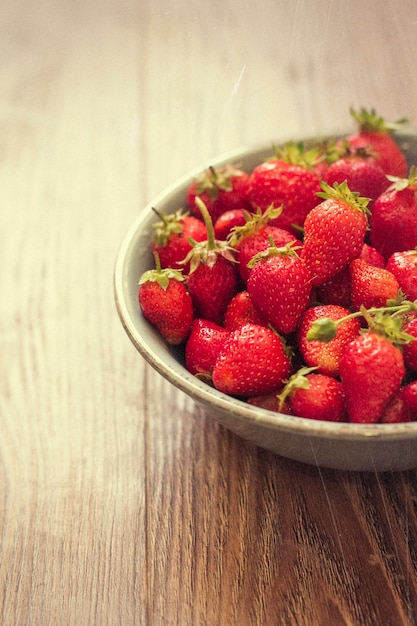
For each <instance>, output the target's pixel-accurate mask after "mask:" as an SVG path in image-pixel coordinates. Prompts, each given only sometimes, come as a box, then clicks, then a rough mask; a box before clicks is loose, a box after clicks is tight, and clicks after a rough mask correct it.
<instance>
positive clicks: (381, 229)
mask: <svg viewBox="0 0 417 626" xmlns="http://www.w3.org/2000/svg"><path fill="white" fill-rule="evenodd" d="M391 180H392V185H390V187H389V188H388V189H387V190H386V191H385V192H384V193H382V194H381V195H380V196H379V198H377V200H375V202H374V205H373V208H372V217H371V232H370V242H371V245H372V246H374V248H376V249H377V250H378V252H380V254H382V256H383V257H384V259H385V260H386V261H387V260H388V259H389V257H390V256H391V255H392V254H393V253H394V252H402V251H404V250H413V249H414V248H416V247H417V167H416V166H411V167H410V172H409V177H408V178H405V179H391Z"/></svg>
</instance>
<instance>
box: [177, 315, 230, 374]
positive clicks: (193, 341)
mask: <svg viewBox="0 0 417 626" xmlns="http://www.w3.org/2000/svg"><path fill="white" fill-rule="evenodd" d="M228 336H229V331H227V330H226V329H225V328H223V327H222V326H219V325H218V324H215V323H214V322H209V321H208V320H203V319H200V318H198V319H195V320H194V322H193V325H192V327H191V332H190V334H189V337H188V339H187V343H186V344H185V366H186V368H187V370H188V371H189V372H190V373H191V374H194V375H197V376H199V377H200V378H203V379H206V380H207V382H208V381H210V380H211V373H212V371H213V367H214V363H215V361H216V359H217V356H218V354H219V352H220V350H221V348H222V347H223V345H224V343H225V341H226V339H227V337H228Z"/></svg>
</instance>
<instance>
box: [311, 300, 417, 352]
mask: <svg viewBox="0 0 417 626" xmlns="http://www.w3.org/2000/svg"><path fill="white" fill-rule="evenodd" d="M400 297H401V294H400ZM415 312H417V300H414V301H413V302H411V301H409V300H402V301H401V302H400V303H398V301H397V300H393V301H391V300H389V301H388V302H387V305H386V306H384V307H372V308H370V309H366V308H365V307H363V306H362V307H361V308H360V310H359V311H355V312H354V313H350V314H349V315H345V316H344V317H341V318H340V319H338V320H332V319H330V318H328V317H321V318H319V319H318V320H316V321H315V322H313V324H312V325H311V328H310V330H309V331H308V333H307V340H308V341H323V342H325V343H327V342H329V341H331V340H332V339H334V338H335V337H336V334H337V330H338V328H339V326H340V325H341V324H343V322H345V321H347V320H349V319H353V318H355V317H363V318H364V319H365V321H366V323H367V325H368V330H373V331H374V332H377V333H379V334H381V335H384V336H385V337H387V339H389V340H390V341H391V342H392V343H394V344H396V345H405V344H407V343H410V341H414V337H412V336H411V335H409V334H408V333H406V332H404V331H403V326H404V321H405V320H406V319H407V315H409V314H410V313H415Z"/></svg>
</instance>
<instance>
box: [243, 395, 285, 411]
mask: <svg viewBox="0 0 417 626" xmlns="http://www.w3.org/2000/svg"><path fill="white" fill-rule="evenodd" d="M246 402H247V403H248V404H251V405H252V406H257V407H259V408H261V409H267V410H268V411H273V412H274V413H284V414H285V415H290V414H291V407H290V404H289V402H285V403H284V404H281V403H280V401H279V398H278V395H277V392H276V391H271V392H270V393H264V394H261V395H258V396H251V397H250V398H247V400H246Z"/></svg>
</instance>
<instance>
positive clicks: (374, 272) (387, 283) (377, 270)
mask: <svg viewBox="0 0 417 626" xmlns="http://www.w3.org/2000/svg"><path fill="white" fill-rule="evenodd" d="M349 271H350V288H351V297H352V305H353V308H354V309H356V310H357V311H358V310H359V309H360V307H361V306H364V307H365V308H367V309H369V308H371V307H382V306H385V305H386V304H387V301H388V300H395V299H396V297H397V295H398V292H399V289H400V286H399V284H398V281H397V279H396V278H395V276H394V274H392V272H390V271H388V270H387V269H384V268H381V267H375V265H370V264H369V263H367V262H366V261H364V260H363V259H354V260H353V261H352V262H351V264H350V266H349Z"/></svg>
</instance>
